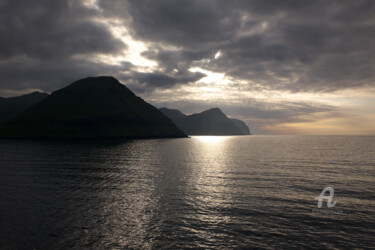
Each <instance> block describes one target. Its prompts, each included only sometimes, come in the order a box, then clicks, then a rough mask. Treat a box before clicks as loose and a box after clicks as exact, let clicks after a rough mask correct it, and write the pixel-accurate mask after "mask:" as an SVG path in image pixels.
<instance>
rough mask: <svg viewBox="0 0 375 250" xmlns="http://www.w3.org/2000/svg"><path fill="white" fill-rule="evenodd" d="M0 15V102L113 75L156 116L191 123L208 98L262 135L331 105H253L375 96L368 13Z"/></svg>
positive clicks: (20, 11)
mask: <svg viewBox="0 0 375 250" xmlns="http://www.w3.org/2000/svg"><path fill="white" fill-rule="evenodd" d="M0 11H1V15H0V33H1V34H2V38H1V39H0V72H2V77H1V79H0V95H13V94H15V93H24V92H28V91H30V90H34V89H39V90H42V91H48V92H51V91H54V90H56V89H58V88H61V87H63V86H65V85H67V84H69V83H70V82H72V81H74V80H77V79H79V78H83V77H87V76H92V75H114V76H116V77H118V78H119V79H120V80H121V81H123V82H124V83H126V84H127V85H128V86H129V87H130V88H131V89H132V90H134V91H136V92H137V93H138V94H141V95H144V96H145V97H148V98H150V99H151V100H152V101H153V102H154V104H156V105H158V106H160V105H163V104H168V105H170V106H171V107H173V106H175V107H182V108H183V109H184V111H185V112H188V113H189V111H191V112H192V111H193V110H196V109H197V107H198V106H199V107H202V109H203V107H205V106H207V105H205V104H204V103H205V102H204V101H202V100H204V99H205V98H206V97H207V96H210V98H211V99H210V100H207V102H206V104H207V103H209V104H210V105H214V106H219V104H220V105H221V106H222V107H223V108H224V109H226V110H227V112H229V113H232V114H233V115H236V116H239V117H241V118H243V119H245V120H247V121H250V120H256V119H258V120H260V121H261V122H260V124H261V125H262V124H263V125H264V124H278V123H279V124H281V123H285V122H287V121H289V122H291V121H294V122H305V121H306V116H308V115H309V114H311V115H314V114H317V113H327V112H328V113H330V114H331V115H334V114H336V115H337V114H338V113H337V105H331V104H328V103H326V104H324V103H321V102H319V101H316V100H303V98H302V99H301V98H300V99H298V100H297V99H295V100H290V99H285V98H284V99H274V100H265V99H264V98H263V99H259V98H256V97H255V95H257V93H268V92H272V93H289V94H290V95H293V94H296V95H300V94H314V95H316V94H326V93H338V92H340V91H352V92H353V93H357V92H371V91H373V90H374V88H375V71H374V70H373V69H374V67H375V46H373V45H374V44H375V16H374V15H373V13H374V12H375V2H374V1H366V0H345V1H339V0H330V1H325V0H321V1H320V0H316V1H300V0H287V1H278V0H269V1H262V0H253V1H245V0H233V1H225V0H194V1H190V0H180V1H174V0H160V1H153V0H143V1H138V0H129V1H121V0H97V1H95V0H82V1H72V0H56V1H48V0H35V1H26V0H14V1H4V0H0ZM145 62H147V63H145ZM189 91H190V92H189ZM207 91H208V92H207ZM210 91H211V92H210ZM215 93H216V94H215ZM371 93H373V92H371ZM181 94H182V95H184V96H185V99H184V97H183V96H182V97H181V96H178V95H181ZM166 95H168V97H166ZM192 95H195V97H196V98H191V96H192ZM233 96H238V98H237V99H236V98H232V97H233ZM166 99H168V102H166V101H165V100H166ZM192 99H194V101H195V103H194V102H193V100H192ZM215 103H216V104H217V105H215ZM159 104H160V105H159ZM188 107H190V108H188ZM270 107H271V108H270ZM340 115H341V114H340ZM261 125H259V126H261Z"/></svg>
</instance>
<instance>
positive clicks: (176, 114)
mask: <svg viewBox="0 0 375 250" xmlns="http://www.w3.org/2000/svg"><path fill="white" fill-rule="evenodd" d="M159 110H160V111H161V112H162V113H163V114H164V115H166V116H167V117H169V119H171V120H172V121H176V120H179V119H183V118H185V117H186V116H187V115H185V114H184V113H182V112H181V111H180V110H178V109H168V108H160V109H159Z"/></svg>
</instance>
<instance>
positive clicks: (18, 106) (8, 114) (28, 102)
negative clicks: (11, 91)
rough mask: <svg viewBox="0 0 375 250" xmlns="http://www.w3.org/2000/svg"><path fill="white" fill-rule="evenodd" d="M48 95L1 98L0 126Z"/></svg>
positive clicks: (37, 94)
mask: <svg viewBox="0 0 375 250" xmlns="http://www.w3.org/2000/svg"><path fill="white" fill-rule="evenodd" d="M47 96H48V94H46V93H40V92H33V93H30V94H27V95H21V96H16V97H9V98H3V97H0V124H2V123H4V122H7V121H9V120H11V119H12V118H14V117H16V116H19V115H20V114H22V113H23V112H25V110H26V109H28V108H30V107H31V106H32V105H34V104H36V103H38V102H40V101H41V100H43V99H44V98H46V97H47Z"/></svg>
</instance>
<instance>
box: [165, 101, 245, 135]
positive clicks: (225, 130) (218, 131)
mask: <svg viewBox="0 0 375 250" xmlns="http://www.w3.org/2000/svg"><path fill="white" fill-rule="evenodd" d="M159 110H160V111H162V112H163V113H164V114H165V115H166V116H168V117H169V118H170V119H171V120H172V121H173V122H174V123H175V124H176V125H177V127H179V128H180V129H181V130H182V131H184V132H185V133H186V134H188V135H249V134H250V130H249V128H248V127H247V125H246V124H245V123H244V122H243V121H241V120H238V119H230V118H228V117H227V116H226V115H225V114H224V113H223V112H222V111H221V109H219V108H217V107H216V108H211V109H208V110H205V111H203V112H201V113H195V114H191V115H185V114H184V113H182V112H181V111H179V110H177V109H168V108H165V107H163V108H160V109H159Z"/></svg>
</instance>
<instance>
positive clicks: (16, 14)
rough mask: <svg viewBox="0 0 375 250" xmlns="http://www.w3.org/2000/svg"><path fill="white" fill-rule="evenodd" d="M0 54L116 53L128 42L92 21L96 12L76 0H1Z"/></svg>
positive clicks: (58, 56)
mask: <svg viewBox="0 0 375 250" xmlns="http://www.w3.org/2000/svg"><path fill="white" fill-rule="evenodd" d="M0 9H1V15H0V33H1V36H2V38H1V39H0V58H2V59H4V58H5V59H6V58H11V57H14V56H26V57H31V58H42V59H49V58H61V57H70V56H72V55H76V54H87V53H114V52H117V51H119V50H120V49H122V48H124V46H125V44H123V43H122V42H121V41H119V40H117V39H115V38H113V37H112V34H111V33H110V32H109V31H108V30H107V28H106V27H104V26H103V25H100V24H98V23H95V22H92V20H91V18H93V17H95V16H96V14H97V13H95V11H94V10H90V9H88V8H83V6H81V5H79V4H77V3H74V2H73V1H71V2H69V1H64V0H56V1H47V0H37V1H20V0H12V1H1V4H0Z"/></svg>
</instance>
